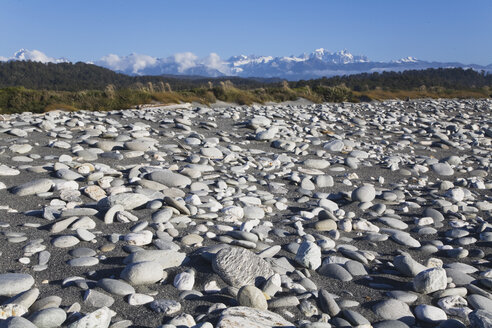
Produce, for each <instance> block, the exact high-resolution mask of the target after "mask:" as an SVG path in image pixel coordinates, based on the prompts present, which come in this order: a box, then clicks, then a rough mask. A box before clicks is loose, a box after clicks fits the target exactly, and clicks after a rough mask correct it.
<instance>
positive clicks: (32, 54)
mask: <svg viewBox="0 0 492 328" xmlns="http://www.w3.org/2000/svg"><path fill="white" fill-rule="evenodd" d="M9 60H31V61H35V62H41V63H67V62H68V60H67V59H65V58H53V57H48V56H47V55H46V54H44V53H43V52H41V51H39V50H28V49H20V50H19V51H17V52H16V53H15V54H14V55H13V56H12V57H0V61H9Z"/></svg>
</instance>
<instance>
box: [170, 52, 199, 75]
mask: <svg viewBox="0 0 492 328" xmlns="http://www.w3.org/2000/svg"><path fill="white" fill-rule="evenodd" d="M171 58H172V59H173V60H174V62H175V63H176V64H177V65H178V72H180V73H183V72H184V71H186V70H187V69H190V68H193V67H195V66H197V59H198V57H197V56H196V55H195V54H194V53H192V52H182V53H177V54H174V55H173V56H172V57H171Z"/></svg>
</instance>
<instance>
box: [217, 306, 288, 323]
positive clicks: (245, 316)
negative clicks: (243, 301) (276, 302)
mask: <svg viewBox="0 0 492 328" xmlns="http://www.w3.org/2000/svg"><path fill="white" fill-rule="evenodd" d="M231 327H235V328H266V327H288V328H295V325H294V324H292V323H290V322H288V321H287V320H285V319H284V318H283V317H282V316H280V315H278V314H276V313H274V312H270V311H268V310H260V309H254V308H250V307H246V306H234V307H229V308H227V309H225V310H224V311H222V314H221V316H220V320H219V322H218V323H217V326H216V328H231Z"/></svg>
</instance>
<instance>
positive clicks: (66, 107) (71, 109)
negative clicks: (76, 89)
mask: <svg viewBox="0 0 492 328" xmlns="http://www.w3.org/2000/svg"><path fill="white" fill-rule="evenodd" d="M54 110H63V111H66V112H75V111H78V109H77V108H75V107H73V106H71V105H67V104H60V103H55V104H49V105H48V106H46V107H45V108H44V112H45V113H46V112H51V111H54Z"/></svg>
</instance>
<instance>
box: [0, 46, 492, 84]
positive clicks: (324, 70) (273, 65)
mask: <svg viewBox="0 0 492 328" xmlns="http://www.w3.org/2000/svg"><path fill="white" fill-rule="evenodd" d="M9 60H32V61H38V62H42V63H48V62H53V63H62V62H68V60H66V59H64V58H58V59H57V58H53V57H49V56H47V55H45V54H44V53H43V52H41V51H38V50H26V49H21V50H19V51H18V52H16V53H15V54H14V56H12V57H0V61H9ZM90 63H91V64H95V65H99V66H103V67H106V68H109V69H111V70H114V71H116V72H120V73H125V74H129V75H162V74H172V75H201V76H209V77H217V76H241V77H264V78H269V77H278V78H286V79H289V80H300V79H312V78H318V77H323V76H326V77H329V76H334V75H350V74H358V73H372V72H384V71H404V70H409V69H427V68H440V67H442V68H449V67H462V68H472V69H475V70H485V71H487V72H492V64H491V65H489V66H481V65H463V64H460V63H440V62H427V61H423V60H419V59H416V58H414V57H405V58H401V59H399V60H394V61H390V62H376V61H370V60H369V59H368V58H367V57H365V56H360V55H353V54H351V53H350V52H348V51H347V50H341V51H337V52H330V51H327V50H326V49H323V48H319V49H316V50H315V51H313V52H312V53H304V54H301V55H299V56H283V57H273V56H256V55H239V56H233V57H230V58H229V59H225V60H224V59H222V58H220V56H219V55H217V54H216V53H211V54H209V55H208V56H206V57H203V58H200V57H198V56H197V55H195V54H194V53H191V52H182V53H176V54H174V55H172V56H169V57H166V58H157V57H152V56H148V55H143V54H136V53H132V54H130V55H127V56H119V55H115V54H109V55H107V56H104V57H102V58H101V59H100V60H97V61H94V62H90Z"/></svg>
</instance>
